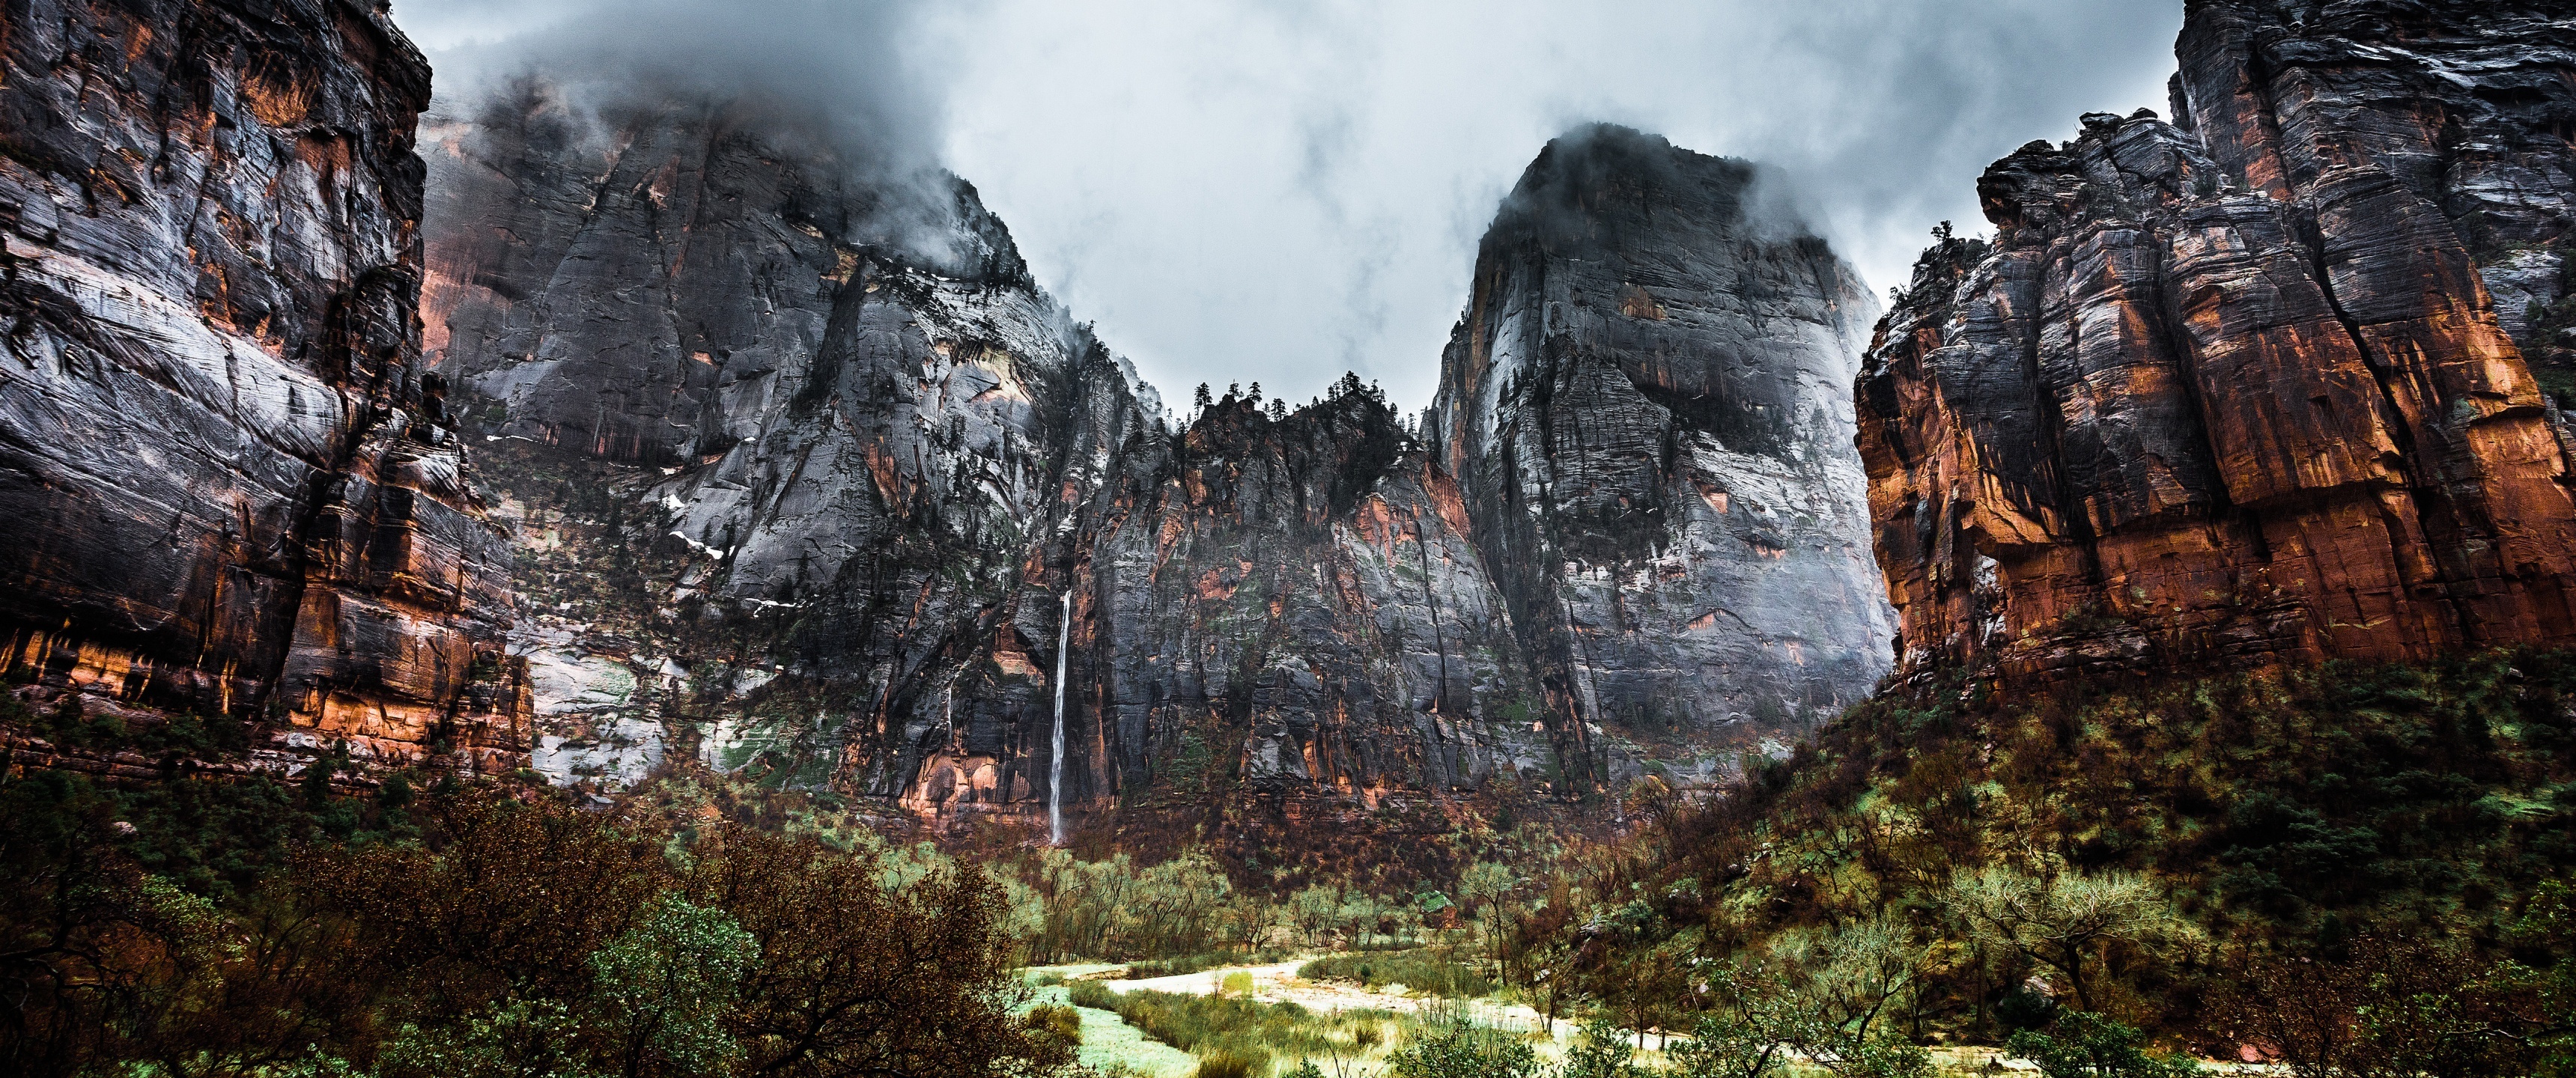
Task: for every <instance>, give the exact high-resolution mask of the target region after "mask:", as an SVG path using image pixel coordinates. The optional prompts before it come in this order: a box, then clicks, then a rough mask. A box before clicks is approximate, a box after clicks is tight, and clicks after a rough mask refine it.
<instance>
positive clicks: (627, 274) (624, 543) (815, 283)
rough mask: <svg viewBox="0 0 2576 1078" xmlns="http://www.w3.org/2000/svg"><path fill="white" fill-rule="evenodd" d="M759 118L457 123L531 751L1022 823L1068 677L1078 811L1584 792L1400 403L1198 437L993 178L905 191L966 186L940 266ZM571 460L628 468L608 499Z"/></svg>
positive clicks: (458, 172) (462, 228) (1365, 400)
mask: <svg viewBox="0 0 2576 1078" xmlns="http://www.w3.org/2000/svg"><path fill="white" fill-rule="evenodd" d="M742 108H743V107H742V106H741V105H740V104H739V103H727V102H718V103H715V104H706V103H701V102H680V101H664V102H661V103H660V104H659V105H658V106H656V107H652V108H641V107H625V108H618V109H593V108H589V107H586V106H584V105H581V104H577V103H574V102H572V101H569V100H567V99H566V96H565V95H564V94H562V93H561V92H560V91H556V90H553V89H550V88H548V87H545V86H543V85H534V84H531V85H522V86H518V87H514V88H512V89H510V90H509V91H507V92H506V93H504V94H502V95H500V96H498V97H496V98H495V99H493V100H492V101H490V102H488V103H486V104H483V105H481V106H478V107H475V108H473V109H472V110H471V111H470V113H469V115H470V117H471V118H470V119H463V120H453V119H451V120H443V121H435V122H433V123H432V124H431V125H430V128H429V130H430V132H431V139H430V142H431V144H432V146H433V152H432V154H431V173H432V177H433V183H432V189H433V191H434V192H435V194H434V196H433V205H432V213H431V228H430V231H431V236H432V239H431V243H430V259H429V261H430V267H431V270H430V282H429V285H428V288H427V290H426V292H427V295H428V296H429V297H430V298H429V301H428V304H427V306H428V308H429V319H430V322H431V326H430V330H429V339H430V341H431V343H432V345H433V348H432V354H433V356H435V357H436V358H437V359H438V360H439V361H440V364H441V370H442V371H444V372H450V373H452V375H453V377H454V378H455V379H456V380H457V382H458V383H459V384H462V385H465V386H468V387H471V388H473V389H474V390H476V391H478V395H479V398H480V399H481V401H482V402H483V403H482V408H483V409H484V410H483V411H482V412H481V413H480V415H481V417H482V418H484V419H485V420H486V422H487V425H488V429H489V430H490V431H491V432H492V433H491V434H489V435H487V437H490V438H493V439H496V440H497V441H498V443H499V444H498V445H496V446H495V447H494V448H495V449H496V450H506V451H507V452H508V453H509V454H510V459H511V460H512V461H513V463H512V464H511V465H510V466H506V467H503V468H502V469H500V470H499V472H498V475H499V481H500V483H501V485H502V486H503V487H504V488H505V489H508V490H510V491H511V492H512V498H511V499H510V501H509V503H508V504H507V505H505V506H504V507H503V512H504V514H505V515H509V516H511V517H513V518H515V519H516V520H518V522H519V523H520V524H521V526H522V535H523V541H524V542H526V544H527V545H528V546H529V547H530V549H529V550H528V551H527V556H526V557H525V558H523V564H525V565H526V566H528V567H529V570H530V571H528V572H523V573H522V575H521V581H520V583H521V587H522V590H523V592H524V593H525V594H526V595H527V596H528V597H529V599H530V600H531V602H532V605H534V606H535V607H536V608H537V609H536V611H535V613H534V616H532V617H530V618H529V619H527V620H526V622H525V623H524V624H523V625H522V627H521V629H520V631H519V648H520V650H521V651H523V652H525V653H526V654H527V655H528V656H529V657H530V659H531V662H532V669H533V673H534V681H535V684H536V693H535V706H536V709H537V711H538V713H539V716H540V725H541V726H542V727H543V729H542V730H541V732H540V736H539V746H538V749H539V751H538V765H539V766H540V767H541V768H545V769H547V770H548V771H549V772H550V773H552V774H554V775H555V776H556V777H557V778H558V779H559V780H562V781H583V780H595V781H600V782H603V783H607V784H612V785H613V784H615V783H617V782H619V781H621V780H631V779H632V778H633V777H636V776H637V775H639V774H641V773H642V772H644V771H646V770H648V769H649V768H650V767H651V766H652V765H653V764H654V763H655V762H656V761H658V760H659V759H661V758H662V756H663V754H664V753H665V752H666V751H668V749H669V748H670V746H667V745H666V744H665V741H666V740H667V739H668V737H669V736H670V735H672V734H674V733H678V732H680V729H681V728H682V727H695V728H697V729H700V730H702V731H703V736H702V737H700V738H699V740H698V744H697V745H696V751H697V752H698V753H699V754H700V755H701V756H702V758H703V759H704V760H705V761H706V762H708V763H711V764H714V765H716V766H719V767H725V768H743V767H751V768H756V769H762V770H764V771H765V770H767V769H771V768H783V769H786V771H787V778H788V780H789V781H796V782H801V783H812V784H832V785H838V786H841V787H843V788H846V789H850V790H852V791H853V792H858V793H864V794H868V795H872V796H876V797H882V798H888V799H892V800H894V801H896V802H898V803H900V804H903V805H905V806H907V807H908V808H911V809H913V810H915V811H918V812H921V813H923V814H926V815H933V816H939V817H945V818H956V817H959V816H963V815H972V814H976V813H983V812H994V811H1000V812H1009V813H1019V814H1028V813H1033V812H1035V811H1037V810H1038V808H1039V806H1041V805H1042V804H1043V803H1044V802H1045V800H1046V798H1047V797H1048V793H1049V790H1048V784H1049V783H1050V782H1051V781H1052V776H1053V774H1054V768H1053V766H1052V764H1053V752H1054V750H1053V743H1054V732H1055V717H1056V716H1055V695H1056V688H1057V686H1056V682H1057V681H1058V680H1059V678H1060V677H1061V678H1062V679H1063V680H1065V681H1066V683H1067V684H1066V686H1065V688H1066V692H1065V706H1064V725H1065V728H1066V731H1067V736H1066V751H1065V756H1066V759H1065V766H1064V769H1063V776H1064V785H1065V790H1064V792H1063V798H1064V801H1065V802H1066V803H1067V804H1069V805H1071V806H1073V807H1074V808H1076V809H1081V808H1082V807H1084V806H1089V805H1099V804H1105V803H1108V802H1110V801H1112V800H1113V799H1120V798H1124V799H1127V800H1129V801H1130V802H1134V801H1137V800H1139V799H1147V800H1150V799H1151V798H1152V797H1154V796H1155V795H1156V794H1157V793H1158V792H1160V793H1171V794H1176V795H1181V796H1182V798H1183V800H1194V799H1200V798H1202V797H1203V796H1205V795H1209V794H1212V793H1216V792H1219V791H1223V790H1236V789H1241V790H1258V791H1267V792H1271V793H1279V794H1297V793H1303V792H1328V793H1334V794H1348V795H1351V796H1354V797H1358V798H1361V799H1365V800H1374V799H1375V798H1376V797H1377V796H1378V795H1379V794H1381V793H1382V792H1386V791H1399V792H1401V791H1425V790H1449V789H1458V788H1467V787H1470V786H1473V785H1476V784H1480V783H1482V782H1483V781H1484V780H1486V779H1487V778H1488V777H1490V776H1491V775H1492V774H1494V773H1495V772H1496V771H1497V770H1501V771H1504V772H1508V773H1517V772H1520V771H1524V770H1526V771H1528V772H1530V773H1531V775H1532V778H1533V781H1540V782H1543V781H1546V780H1545V779H1543V778H1540V777H1539V776H1542V775H1546V774H1549V773H1552V772H1561V771H1562V770H1563V767H1564V765H1562V764H1560V763H1559V761H1558V760H1557V757H1556V754H1555V753H1554V752H1553V751H1552V749H1553V746H1552V742H1551V740H1550V737H1551V735H1550V734H1549V733H1548V731H1549V730H1550V729H1551V723H1550V721H1549V720H1550V718H1551V716H1550V715H1549V714H1548V713H1547V711H1546V710H1545V708H1544V706H1543V705H1542V704H1541V703H1540V702H1539V701H1538V700H1537V698H1536V697H1535V694H1534V693H1532V692H1530V691H1529V689H1528V687H1527V685H1526V682H1527V677H1526V673H1525V671H1526V667H1527V664H1526V663H1525V662H1523V661H1522V660H1521V658H1520V653H1519V651H1518V648H1517V644H1516V642H1515V641H1514V640H1513V638H1512V637H1511V635H1510V633H1509V632H1508V630H1507V629H1505V628H1504V620H1503V618H1504V616H1503V614H1502V604H1501V603H1500V601H1499V599H1498V598H1497V597H1496V595H1495V593H1494V591H1493V588H1492V586H1491V584H1490V583H1489V582H1488V581H1487V579H1486V578H1485V575H1484V571H1483V563H1482V559H1481V558H1480V557H1479V556H1478V555H1477V553H1476V551H1475V548H1474V547H1473V546H1472V544H1471V542H1470V540H1469V538H1468V528H1467V526H1466V524H1465V521H1464V517H1463V515H1462V512H1463V511H1462V508H1461V505H1460V502H1459V499H1458V496H1457V493H1456V491H1455V489H1454V487H1453V486H1452V485H1451V484H1450V482H1449V480H1448V479H1447V477H1446V476H1445V474H1442V473H1440V472H1439V471H1438V470H1437V469H1436V468H1434V467H1432V466H1431V465H1430V464H1429V462H1428V460H1427V458H1426V456H1425V454H1423V453H1422V452H1421V451H1420V450H1419V449H1418V448H1415V447H1414V446H1413V445H1412V442H1411V439H1410V436H1409V435H1408V434H1407V433H1406V432H1405V431H1404V430H1403V429H1402V428H1401V426H1400V425H1399V424H1398V423H1397V421H1396V419H1395V417H1394V415H1393V414H1392V413H1391V412H1390V411H1389V410H1388V409H1387V407H1386V406H1385V404H1384V402H1383V401H1381V400H1378V399H1376V398H1375V396H1374V395H1373V394H1371V393H1369V392H1366V391H1364V390H1362V389H1361V388H1360V387H1358V386H1357V384H1356V383H1352V384H1351V385H1349V386H1347V387H1345V388H1344V389H1342V390H1337V392H1336V394H1335V395H1334V397H1333V398H1332V399H1331V400H1329V401H1324V400H1319V401H1318V402H1317V403H1315V404H1314V405H1312V406H1310V407H1308V408H1305V409H1301V410H1299V411H1298V412H1297V413H1295V414H1294V415H1290V414H1287V413H1285V412H1284V411H1281V412H1278V413H1276V414H1272V413H1265V412H1264V411H1262V410H1261V409H1260V408H1259V407H1258V406H1257V402H1254V401H1252V400H1251V399H1249V398H1248V397H1246V398H1236V397H1233V396H1229V397H1227V398H1226V399H1225V400H1223V401H1221V402H1216V403H1215V404H1213V405H1212V406H1211V407H1210V408H1209V409H1208V410H1207V411H1206V412H1205V413H1204V414H1203V415H1202V416H1201V417H1200V420H1199V422H1197V423H1196V424H1193V425H1192V426H1190V427H1189V429H1188V430H1187V431H1186V433H1184V434H1175V433H1174V432H1173V431H1172V430H1171V427H1170V424H1169V421H1168V420H1167V419H1165V418H1164V417H1163V413H1162V407H1161V405H1160V403H1159V401H1158V399H1157V398H1156V397H1155V395H1154V393H1153V391H1152V390H1151V389H1150V388H1147V387H1145V386H1143V385H1142V384H1140V383H1138V382H1137V381H1136V380H1135V378H1134V375H1133V373H1132V372H1131V371H1130V370H1129V369H1128V368H1127V367H1126V365H1125V364H1124V363H1123V362H1122V361H1120V360H1118V359H1117V358H1115V357H1114V356H1112V355H1111V354H1110V353H1109V352H1108V351H1107V349H1105V348H1104V347H1102V346H1101V345H1100V344H1099V343H1098V342H1096V341H1094V340H1093V339H1092V338H1091V337H1090V335H1089V333H1088V332H1087V331H1086V330H1084V329H1082V328H1081V327H1078V326H1075V325H1074V324H1073V323H1072V321H1071V320H1070V319H1069V318H1067V317H1065V315H1064V314H1063V312H1062V311H1060V310H1059V309H1058V308H1057V307H1056V306H1055V305H1054V303H1053V302H1052V301H1051V300H1049V299H1047V297H1045V296H1044V295H1043V294H1041V293H1040V292H1038V291H1037V290H1036V288H1035V287H1034V286H1033V285H1031V283H1030V282H1029V280H1028V278H1027V274H1026V272H1025V270H1024V269H1023V268H1022V266H1021V265H1020V262H1019V260H1018V256H1017V254H1016V253H1015V252H1014V251H1013V250H1012V248H1011V245H1010V240H1009V236H1008V234H1007V233H1005V232H1003V231H1002V230H1001V228H1000V226H999V225H998V223H996V222H993V220H992V218H991V217H990V215H989V214H987V213H985V212H984V211H983V209H982V208H981V206H980V204H979V203H977V201H976V200H975V198H974V194H973V191H972V190H971V189H970V188H967V187H965V186H964V185H963V184H962V183H959V182H958V181H955V180H954V179H950V178H944V177H940V178H930V179H918V178H917V179H916V180H915V181H913V182H914V183H915V184H916V186H917V185H919V184H928V183H939V184H945V185H947V186H946V187H945V188H944V190H945V191H946V195H945V196H944V198H943V199H923V198H920V197H917V196H916V197H914V198H913V199H912V205H913V206H915V207H916V208H917V207H920V206H924V205H936V206H938V207H943V208H944V212H946V213H947V214H948V216H947V218H946V224H945V225H944V226H942V228H943V229H944V231H943V230H941V229H933V230H932V231H933V232H935V233H937V234H938V235H942V236H947V237H950V239H948V240H947V241H945V242H940V243H932V244H923V243H921V242H918V240H917V238H913V237H910V236H907V235H905V234H903V233H902V232H901V230H899V229H897V228H893V227H889V226H887V225H886V224H885V222H886V221H887V219H888V218H887V215H886V214H885V213H884V211H883V207H885V206H886V205H888V204H889V203H890V201H891V200H890V199H889V198H888V197H887V196H885V195H884V193H883V192H882V190H881V188H882V186H883V185H884V184H885V183H886V182H887V181H886V179H885V178H883V177H873V178H871V177H870V176H869V175H868V174H867V173H866V171H865V169H864V167H863V166H862V165H861V164H858V163H854V162H852V161H850V160H847V159H845V158H838V157H834V156H830V155H821V154H817V153H815V152H813V150H812V143H811V142H805V143H802V144H798V143H794V142H791V141H790V140H788V139H785V138H782V137H781V132H780V130H779V129H778V127H777V126H776V125H775V124H774V123H771V122H767V121H769V120H771V119H774V118H772V117H762V116H759V115H749V114H745V113H744V112H743V111H742ZM599 177H606V179H605V180H604V181H602V180H599V179H598V178H599ZM518 191H529V192H535V193H536V195H535V197H532V198H528V199H518V198H515V197H512V192H518ZM907 216H908V219H910V220H915V221H917V220H920V219H923V217H924V215H923V214H922V213H920V212H917V210H916V212H911V213H909V214H908V215H907ZM573 460H587V461H590V462H593V463H599V462H606V463H608V464H609V465H623V466H625V467H623V468H622V470H619V469H614V468H613V469H612V471H611V472H609V473H605V481H604V483H602V484H601V485H604V486H606V487H607V488H609V489H608V491H607V493H606V495H605V496H604V497H603V498H599V499H595V500H594V499H590V498H588V497H586V496H585V494H584V493H583V492H582V491H580V490H576V489H572V488H574V487H576V486H582V485H588V484H590V483H599V482H600V480H601V476H602V474H603V473H597V472H592V473H587V474H588V475H589V476H590V477H591V478H589V479H586V480H576V479H571V478H568V477H567V476H566V474H565V470H566V468H567V467H570V466H571V465H568V463H567V462H568V461H573ZM522 464H524V465H525V466H524V467H522V466H521V465H522ZM603 519H605V520H606V521H609V522H610V523H605V524H604V523H603ZM567 543H569V544H570V545H569V546H566V544H567ZM645 546H650V547H651V548H652V553H651V554H649V555H647V556H646V558H645V561H646V562H649V563H650V564H639V565H635V566H633V567H632V579H631V580H629V581H628V582H627V583H626V584H625V585H622V586H621V587H622V588H623V591H622V592H621V593H618V594H611V595H602V594H600V593H598V592H597V591H594V590H590V589H587V588H586V587H585V586H584V578H585V577H597V576H600V575H601V574H602V573H603V570H606V571H607V572H606V575H608V576H610V577H612V578H614V577H618V576H621V575H623V572H624V571H626V569H627V566H626V563H624V562H621V561H620V559H621V557H624V556H625V555H623V554H621V551H622V550H625V549H628V548H634V547H645ZM612 590H615V589H612ZM1068 595H1070V599H1069V600H1068V598H1067V596H1068ZM1067 617H1070V618H1071V619H1072V623H1071V625H1070V627H1069V628H1068V626H1067V625H1066V624H1065V619H1066V618H1067ZM1060 640H1061V641H1068V642H1069V644H1070V647H1069V649H1065V648H1060V647H1059V641H1060ZM675 718H676V719H681V720H685V721H682V722H678V723H673V722H669V721H666V720H670V719H675ZM1558 725H1561V724H1558ZM1580 766H1584V767H1588V766H1589V763H1588V758H1586V762H1584V763H1582V764H1581V765H1580Z"/></svg>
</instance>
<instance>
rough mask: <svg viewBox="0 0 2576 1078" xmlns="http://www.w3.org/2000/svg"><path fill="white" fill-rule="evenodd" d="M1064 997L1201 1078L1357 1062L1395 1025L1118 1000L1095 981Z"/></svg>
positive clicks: (1147, 994) (1356, 1017)
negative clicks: (1182, 1057)
mask: <svg viewBox="0 0 2576 1078" xmlns="http://www.w3.org/2000/svg"><path fill="white" fill-rule="evenodd" d="M1064 990H1065V993H1066V998H1067V999H1068V1000H1070V1001H1071V1002H1072V1003H1073V1004H1074V1005H1075V1006H1078V1007H1084V1008H1096V1009H1102V1010H1114V1011H1115V1012H1117V1015H1118V1017H1120V1018H1123V1019H1125V1020H1126V1023H1127V1024H1128V1025H1130V1026H1133V1027H1135V1028H1136V1029H1138V1030H1140V1031H1142V1032H1143V1033H1144V1035H1145V1036H1148V1037H1151V1038H1153V1039H1155V1040H1157V1041H1160V1042H1162V1043H1164V1044H1168V1045H1171V1046H1172V1047H1174V1048H1178V1049H1180V1050H1182V1051H1185V1052H1189V1053H1191V1054H1192V1055H1195V1056H1197V1057H1198V1058H1199V1061H1200V1069H1199V1071H1198V1072H1197V1073H1199V1074H1202V1075H1209V1074H1216V1075H1228V1076H1231V1075H1245V1076H1248V1078H1261V1076H1264V1075H1276V1074H1282V1073H1286V1072H1287V1071H1289V1070H1292V1069H1294V1068H1295V1067H1296V1065H1297V1063H1298V1062H1299V1061H1301V1060H1305V1059H1318V1060H1321V1059H1330V1058H1333V1057H1336V1056H1340V1057H1345V1058H1350V1057H1358V1056H1361V1055H1365V1054H1367V1053H1369V1052H1370V1051H1372V1050H1373V1049H1375V1048H1377V1047H1378V1046H1380V1045H1381V1044H1382V1043H1383V1042H1384V1041H1385V1039H1386V1038H1385V1025H1386V1023H1387V1022H1389V1021H1392V1020H1394V1018H1395V1016H1394V1015H1393V1014H1392V1013H1390V1012H1387V1011H1378V1010H1350V1011H1341V1012H1337V1013H1333V1014H1318V1013H1316V1012H1314V1011H1310V1010H1307V1009H1306V1008H1304V1007H1301V1006H1298V1005H1297V1004H1294V1003H1259V1002H1255V1001H1253V1000H1250V999H1244V998H1239V997H1234V996H1192V995H1177V994H1174V993H1170V992H1156V991H1152V990H1149V989H1141V988H1139V989H1132V990H1130V991H1128V992H1127V993H1126V994H1124V995H1121V994H1118V993H1115V992H1111V991H1110V990H1109V988H1108V987H1107V986H1106V985H1103V984H1101V983H1099V982H1097V981H1075V982H1072V983H1070V984H1068V985H1066V986H1065V988H1064ZM1088 1034H1089V1027H1085V1035H1086V1037H1087V1036H1088ZM1085 1044H1086V1057H1087V1056H1088V1052H1087V1046H1088V1044H1089V1042H1088V1041H1087V1040H1086V1041H1085ZM1237 1064H1240V1065H1241V1069H1239V1070H1238V1069H1235V1068H1236V1066H1237ZM1211 1067H1213V1068H1215V1069H1213V1070H1211V1069H1210V1068H1211Z"/></svg>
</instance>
